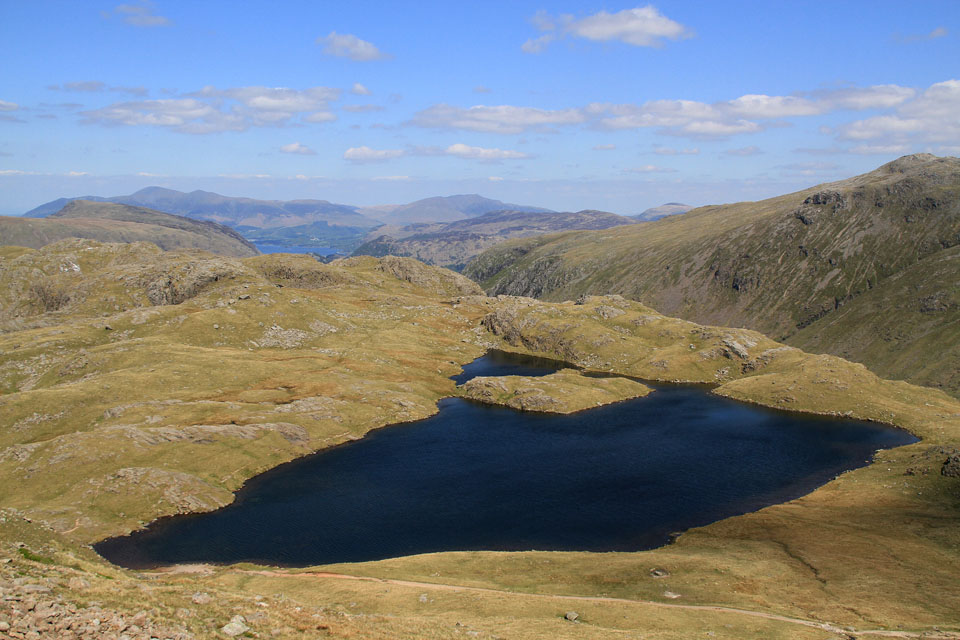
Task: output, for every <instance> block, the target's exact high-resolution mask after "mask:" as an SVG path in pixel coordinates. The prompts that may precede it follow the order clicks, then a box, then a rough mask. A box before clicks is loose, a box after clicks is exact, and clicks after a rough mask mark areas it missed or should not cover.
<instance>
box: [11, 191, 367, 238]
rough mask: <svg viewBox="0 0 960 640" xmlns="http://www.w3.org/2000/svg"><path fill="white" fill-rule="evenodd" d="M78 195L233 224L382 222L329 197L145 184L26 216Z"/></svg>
mask: <svg viewBox="0 0 960 640" xmlns="http://www.w3.org/2000/svg"><path fill="white" fill-rule="evenodd" d="M77 199H82V200H89V201H94V202H115V203H119V204H129V205H134V206H138V207H148V208H150V209H155V210H157V211H163V212H165V213H173V214H176V215H179V216H185V217H187V218H194V219H196V220H213V221H214V222H219V223H221V224H225V225H228V226H231V227H236V226H240V225H242V226H248V227H257V228H270V227H289V226H295V225H302V224H309V223H311V222H316V221H320V220H322V221H324V222H327V223H328V224H332V225H343V226H355V227H362V228H367V229H369V228H372V227H375V226H377V225H378V224H380V222H379V221H377V220H372V219H370V218H367V217H366V216H363V215H361V214H359V213H357V207H352V206H349V205H343V204H333V203H331V202H327V201H326V200H289V201H280V200H255V199H253V198H234V197H230V196H222V195H220V194H218V193H212V192H210V191H191V192H190V193H184V192H182V191H176V190H174V189H165V188H163V187H146V188H145V189H141V190H140V191H137V192H136V193H131V194H130V195H127V196H113V197H110V198H101V197H97V196H84V197H83V198H59V199H57V200H53V201H52V202H47V203H46V204H42V205H40V206H39V207H37V208H35V209H32V210H30V211H28V212H26V213H25V214H24V216H25V217H29V218H44V217H46V216H48V215H51V214H53V213H56V212H57V211H59V210H60V209H62V208H63V206H64V205H66V204H67V203H68V202H70V201H71V200H77Z"/></svg>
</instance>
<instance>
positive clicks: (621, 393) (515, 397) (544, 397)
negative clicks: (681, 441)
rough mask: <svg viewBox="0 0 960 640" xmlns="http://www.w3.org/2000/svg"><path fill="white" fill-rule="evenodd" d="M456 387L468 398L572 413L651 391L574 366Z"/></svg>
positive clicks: (525, 408) (520, 408)
mask: <svg viewBox="0 0 960 640" xmlns="http://www.w3.org/2000/svg"><path fill="white" fill-rule="evenodd" d="M458 388H459V390H460V393H461V395H462V396H463V397H465V398H470V399H471V400H477V401H480V402H486V403H488V404H499V405H504V406H507V407H512V408H514V409H518V410H520V411H538V412H542V413H574V412H575V411H583V410H585V409H592V408H594V407H598V406H602V405H605V404H610V403H613V402H620V401H621V400H628V399H630V398H639V397H642V396H645V395H647V394H648V393H650V391H651V389H650V388H649V387H647V386H645V385H643V384H640V383H639V382H635V381H633V380H630V379H629V378H617V377H611V378H591V377H587V376H584V375H583V374H581V373H580V372H579V371H576V370H574V369H564V370H561V371H558V372H556V373H552V374H550V375H548V376H542V377H528V376H497V377H478V378H473V379H472V380H468V381H467V382H465V383H463V384H462V385H460V386H459V387H458Z"/></svg>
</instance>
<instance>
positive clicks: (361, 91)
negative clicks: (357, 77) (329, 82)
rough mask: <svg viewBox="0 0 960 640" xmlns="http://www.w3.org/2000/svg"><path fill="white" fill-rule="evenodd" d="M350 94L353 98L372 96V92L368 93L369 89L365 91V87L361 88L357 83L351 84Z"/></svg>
mask: <svg viewBox="0 0 960 640" xmlns="http://www.w3.org/2000/svg"><path fill="white" fill-rule="evenodd" d="M350 93H352V94H353V95H355V96H369V95H372V94H373V92H372V91H370V89H367V88H366V87H365V86H363V85H362V84H360V83H359V82H354V83H353V87H352V88H351V89H350Z"/></svg>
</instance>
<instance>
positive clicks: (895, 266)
mask: <svg viewBox="0 0 960 640" xmlns="http://www.w3.org/2000/svg"><path fill="white" fill-rule="evenodd" d="M958 243H960V159H957V158H937V157H935V156H932V155H929V154H919V155H915V156H906V157H904V158H901V159H899V160H896V161H894V162H891V163H889V164H887V165H884V166H882V167H880V168H879V169H877V170H875V171H873V172H870V173H868V174H864V175H862V176H857V177H854V178H850V179H848V180H843V181H840V182H836V183H831V184H824V185H819V186H816V187H812V188H810V189H806V190H804V191H800V192H797V193H793V194H788V195H784V196H780V197H777V198H772V199H769V200H764V201H761V202H744V203H737V204H731V205H723V206H710V207H701V208H699V209H695V210H693V211H691V212H689V213H686V214H684V215H681V216H673V217H670V218H666V219H663V220H659V221H656V222H653V223H650V224H645V225H639V226H633V227H617V228H614V229H608V230H603V231H591V232H569V233H565V234H561V235H556V236H547V237H539V238H535V239H529V240H515V241H509V242H506V243H503V244H502V245H499V246H497V247H495V248H494V249H491V250H489V251H487V252H485V253H483V254H481V255H480V256H478V257H477V258H475V259H474V261H473V262H472V263H471V264H470V265H468V267H467V269H465V271H464V273H465V275H467V276H469V277H471V278H473V279H474V280H476V281H478V282H480V283H481V284H482V286H483V287H484V289H485V290H487V291H488V292H490V293H493V294H512V295H529V296H535V297H540V298H543V299H547V300H564V299H573V298H576V297H577V296H578V295H580V294H583V293H597V294H599V293H617V294H622V295H624V296H627V297H630V298H633V299H637V300H642V301H643V302H645V303H647V304H649V305H651V306H653V307H655V308H657V309H658V310H660V311H662V312H664V313H668V314H670V315H678V316H681V317H684V318H689V319H691V320H694V321H697V322H705V323H713V324H723V325H728V326H746V327H751V328H754V329H757V330H759V331H763V332H764V333H766V334H768V335H772V336H774V337H776V338H777V339H780V340H786V341H788V342H790V341H791V340H792V339H793V336H794V335H795V334H797V333H798V332H799V331H801V330H803V329H804V328H805V327H812V326H813V325H815V324H818V323H821V322H824V320H825V319H826V318H829V317H830V316H832V315H834V314H836V313H837V312H838V311H839V310H841V309H842V308H843V307H844V306H845V305H847V304H850V303H851V301H854V300H856V299H857V298H858V297H860V296H861V295H863V294H865V293H867V292H872V291H874V290H875V289H882V288H884V287H885V286H887V284H888V282H892V281H891V280H890V278H891V277H892V276H894V275H896V274H898V273H900V272H903V271H904V270H907V269H911V268H915V269H918V270H919V271H918V272H917V273H920V272H921V271H922V270H923V269H924V268H925V266H928V265H933V264H936V262H935V261H932V260H930V258H931V257H934V256H936V255H938V254H939V253H941V252H943V251H945V250H947V249H950V248H951V247H954V246H956V245H957V244H958ZM914 277H915V278H920V279H922V275H918V276H914ZM891 295H892V294H891ZM877 296H882V294H879V293H878V294H874V297H877ZM883 315H884V314H883V313H882V312H878V313H874V314H873V315H872V316H871V317H867V318H860V319H859V321H858V322H859V324H860V325H864V326H873V325H874V324H876V327H875V328H874V330H877V331H879V330H880V329H879V327H880V325H882V324H883V322H884V319H883ZM948 316H949V313H948V314H946V315H941V316H936V318H937V319H942V318H945V317H948ZM929 317H930V318H934V316H929ZM841 328H842V327H841V325H836V331H840V329H841ZM808 334H809V332H808ZM824 335H825V334H824ZM833 337H834V338H835V337H836V333H835V334H834V336H833ZM942 337H943V341H942V342H940V343H939V344H938V345H937V347H936V348H935V349H931V348H927V346H926V345H928V343H927V342H925V341H924V340H922V339H920V338H921V336H920V335H917V336H910V337H908V340H907V341H906V342H904V341H900V342H899V343H898V342H896V341H890V342H887V343H885V346H884V345H882V344H879V343H878V344H876V345H875V347H874V348H873V349H871V350H863V351H862V357H863V362H865V363H867V364H868V365H873V363H874V362H876V363H881V362H883V363H884V364H882V365H879V364H878V366H881V369H878V370H881V371H883V373H884V374H886V375H890V376H893V377H902V378H907V379H911V380H913V379H914V378H913V377H912V376H914V375H918V376H920V377H918V378H916V379H917V380H921V379H922V380H923V381H924V382H926V383H932V384H937V385H940V386H943V388H945V389H949V390H951V391H952V392H953V393H956V392H958V391H960V387H958V386H957V383H956V381H954V382H951V381H950V380H949V379H948V378H949V376H946V374H945V372H946V368H947V367H946V366H944V367H941V368H940V369H939V370H938V371H940V373H936V374H934V373H931V372H929V371H928V373H926V374H921V372H920V369H919V368H917V367H915V366H911V365H910V364H909V363H910V362H911V361H918V360H923V361H927V360H930V359H940V358H941V357H942V356H943V355H944V354H945V353H955V352H956V350H957V349H960V340H958V338H957V336H956V333H955V332H953V333H950V332H949V331H947V332H944V334H942ZM798 339H799V338H798ZM798 344H799V343H798ZM804 344H811V345H812V343H807V342H804ZM835 344H836V345H837V346H836V347H835V346H834V345H835ZM906 345H909V346H908V347H906V348H907V349H908V351H907V352H905V351H904V349H905V346H906ZM817 348H819V349H823V350H827V351H829V352H831V353H841V352H843V351H841V349H842V344H841V343H839V342H833V341H822V342H819V343H817ZM848 353H849V354H850V355H851V357H858V356H856V355H855V354H854V352H852V351H850V352H848ZM897 354H902V357H901V355H897ZM898 358H899V359H898ZM898 362H899V364H897V363H898ZM945 376H946V377H945Z"/></svg>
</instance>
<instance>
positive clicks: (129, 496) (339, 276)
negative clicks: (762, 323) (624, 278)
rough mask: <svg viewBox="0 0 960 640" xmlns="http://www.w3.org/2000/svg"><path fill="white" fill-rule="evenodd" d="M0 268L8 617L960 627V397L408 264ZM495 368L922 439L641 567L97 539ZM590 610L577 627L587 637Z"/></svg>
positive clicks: (420, 627)
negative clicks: (331, 558) (125, 548)
mask: <svg viewBox="0 0 960 640" xmlns="http://www.w3.org/2000/svg"><path fill="white" fill-rule="evenodd" d="M0 251H2V254H0V255H2V262H0V285H2V289H0V290H2V291H3V292H4V295H5V296H6V297H5V298H4V300H3V301H2V310H3V313H2V316H0V323H2V326H3V327H4V333H3V334H0V352H2V358H0V385H2V389H3V390H4V393H3V395H2V396H0V403H2V415H3V426H4V428H3V429H2V431H0V432H2V433H3V434H4V435H3V441H2V442H0V447H2V448H0V487H2V489H0V534H2V535H0V553H2V555H3V557H4V558H5V559H8V560H9V561H8V562H6V563H4V564H0V588H3V589H4V590H5V591H4V593H5V594H8V595H13V596H14V597H15V598H19V599H14V600H10V601H9V602H14V603H16V602H24V601H25V599H27V598H33V600H34V601H42V602H45V603H49V604H45V605H44V606H50V607H53V609H51V610H56V606H60V605H56V603H55V601H53V600H51V599H50V598H52V597H54V596H56V597H59V598H62V600H61V602H67V603H71V606H73V607H74V610H75V611H76V613H70V614H69V615H71V616H75V617H76V616H80V617H81V618H83V616H87V618H89V615H92V614H89V612H90V611H91V609H90V607H94V606H96V607H101V609H100V610H101V611H106V614H100V615H101V617H103V616H104V615H107V619H108V620H112V619H118V620H119V619H122V620H126V621H128V622H127V624H129V621H130V620H133V619H135V618H136V619H137V620H140V621H146V620H150V621H153V622H151V624H162V625H166V626H167V627H171V628H175V629H179V631H176V633H180V634H182V637H207V635H213V634H215V633H217V632H218V630H219V629H220V628H221V627H224V626H226V625H227V624H229V623H230V620H231V617H233V616H238V615H239V616H242V620H243V622H242V624H243V625H244V626H245V627H246V628H247V629H251V630H252V633H260V634H269V635H270V636H271V637H278V638H283V637H291V638H293V637H299V636H300V634H302V633H304V632H305V631H307V630H309V629H313V630H318V629H319V628H320V627H323V628H324V630H325V631H330V632H334V633H338V634H353V635H355V636H357V637H390V636H397V635H415V636H418V637H451V636H452V635H455V634H456V632H457V631H458V630H461V631H462V630H465V629H469V630H474V631H476V632H477V634H478V637H487V636H491V637H492V636H494V635H502V634H503V633H505V630H507V631H509V633H510V634H511V635H512V636H514V637H518V638H525V637H531V638H532V637H541V636H542V633H543V632H544V630H545V629H547V630H550V632H551V633H554V632H555V634H556V636H557V637H614V636H618V634H620V633H622V630H624V629H632V630H635V631H636V630H639V631H641V632H644V630H645V631H646V632H647V633H653V632H655V633H657V634H659V637H665V638H683V637H689V635H690V634H691V633H700V632H702V631H703V630H705V629H706V630H711V631H713V632H714V633H715V635H716V637H729V638H734V637H736V638H744V637H757V638H760V637H783V638H787V637H790V638H793V637H804V635H803V634H807V633H811V634H814V633H820V634H821V635H811V636H810V637H823V635H822V634H823V631H824V630H825V629H835V630H837V631H836V632H830V633H834V636H836V635H837V634H838V633H840V632H839V629H841V628H843V627H850V628H852V629H854V630H860V629H863V630H887V631H889V633H892V634H895V633H901V632H902V633H906V634H908V635H907V636H906V637H918V636H917V635H916V634H920V633H933V632H934V629H933V627H937V628H939V629H941V630H943V629H948V630H949V629H958V628H960V620H958V619H957V618H956V609H955V608H954V607H953V606H952V604H951V603H953V602H956V601H957V599H958V598H960V593H958V592H957V584H956V581H955V579H954V577H955V575H956V571H957V569H958V567H957V562H958V561H960V560H958V556H957V555H956V553H955V551H953V549H955V547H956V545H957V544H958V540H957V533H956V532H957V531H958V530H960V528H958V527H957V526H956V518H957V504H956V492H955V488H956V487H955V485H956V483H957V482H958V478H956V477H953V476H952V475H949V474H948V473H946V472H945V471H944V470H945V469H952V467H950V466H949V461H950V460H952V457H951V456H956V452H957V451H958V450H960V404H958V401H957V400H956V399H953V398H951V397H949V396H947V395H946V394H943V393H941V392H938V391H935V390H931V389H927V388H922V387H916V386H913V385H910V384H907V383H903V382H890V381H885V380H882V379H880V378H878V377H877V376H876V375H874V374H872V373H871V372H869V371H868V370H867V369H866V368H864V367H863V366H862V365H858V364H853V363H850V362H847V361H844V360H842V359H840V358H836V357H833V356H826V355H812V354H807V353H804V352H802V351H800V350H799V349H796V348H793V347H789V346H785V345H783V344H780V343H777V342H775V341H773V340H771V339H769V338H766V337H764V336H763V335H761V334H759V333H756V332H754V331H750V330H745V329H725V328H721V327H712V326H705V325H699V324H695V323H692V322H690V321H686V320H680V319H673V318H670V317H668V316H664V315H661V314H660V313H658V312H656V311H654V310H653V309H652V308H650V307H647V306H644V305H642V304H640V303H637V302H633V301H630V300H627V299H625V298H621V297H618V296H599V297H589V296H588V297H585V298H583V299H582V300H581V301H580V303H579V304H577V303H574V302H565V303H552V302H544V301H538V300H535V299H532V298H524V297H512V296H500V297H493V298H491V297H486V296H484V295H483V294H482V292H481V291H480V289H479V287H478V286H477V285H476V284H474V283H472V282H470V281H469V280H467V279H465V278H463V277H462V276H459V275H457V274H454V273H452V272H449V271H446V270H442V269H438V268H435V267H430V266H426V265H423V264H422V263H419V262H417V261H414V260H411V259H409V258H396V257H383V258H372V257H357V258H350V259H347V260H340V261H335V262H333V263H331V264H329V265H324V264H320V263H318V262H317V261H316V260H314V259H312V258H309V257H306V256H301V257H297V256H290V255H267V256H256V257H251V258H244V259H242V260H241V259H236V258H230V257H226V256H215V255H212V254H202V253H178V252H163V251H160V250H159V249H156V248H151V247H150V245H145V244H142V243H141V244H130V245H123V244H101V243H97V242H94V241H90V240H65V241H60V242H57V243H54V244H51V245H47V246H45V247H43V248H42V249H39V250H30V249H11V248H3V249H0ZM74 264H75V265H77V267H78V268H77V269H76V270H75V269H73V268H72V267H71V268H70V269H68V270H67V271H64V270H62V269H61V266H62V265H74ZM37 270H39V271H41V272H42V273H44V274H45V275H44V277H45V278H48V279H50V281H51V283H52V284H56V285H59V286H62V287H63V288H64V289H66V290H68V291H69V292H70V295H69V299H68V300H67V301H66V302H63V303H62V304H61V305H60V306H58V307H57V308H54V309H48V308H46V307H45V306H43V304H42V301H41V300H40V299H38V298H36V297H35V296H34V295H33V294H31V293H30V292H29V290H30V286H31V283H32V282H33V281H34V279H35V275H34V274H35V273H36V272H37ZM279 285H282V286H279ZM491 348H500V349H506V350H509V351H513V352H519V353H526V354H535V355H539V356H543V357H548V358H553V359H556V360H561V361H566V362H569V363H572V364H574V365H576V366H579V367H582V368H584V369H587V370H590V371H598V372H605V373H607V374H614V375H617V374H619V375H625V376H633V377H638V378H643V379H647V380H651V381H657V380H660V381H687V382H701V383H710V384H712V385H717V386H716V388H715V389H714V391H713V393H715V394H718V395H720V396H726V397H730V398H734V399H737V400H741V401H746V402H751V403H756V404H760V405H764V406H767V407H773V408H779V409H789V410H791V411H801V412H810V413H817V414H825V415H842V416H848V417H851V418H856V419H860V420H871V421H876V422H881V423H884V424H891V425H896V426H898V427H901V428H903V429H906V430H907V431H909V432H911V433H912V434H914V435H915V436H917V437H919V438H920V442H918V443H916V444H913V445H908V446H904V447H899V448H897V449H892V450H889V451H883V452H880V453H878V454H877V455H876V457H875V462H874V463H873V464H871V465H869V466H867V467H863V468H861V469H857V470H855V471H850V472H847V473H844V474H842V475H840V476H838V477H837V478H835V479H833V480H831V481H830V482H828V483H827V484H826V485H824V486H823V487H821V488H819V489H817V490H816V491H814V492H813V493H811V494H809V495H806V496H803V497H800V498H797V499H795V500H791V501H790V502H787V503H784V504H779V505H775V506H771V507H768V508H766V509H763V510H761V511H757V512H754V513H749V514H745V515H741V516H736V517H733V518H728V519H725V520H721V521H719V522H715V523H713V524H709V525H707V526H703V527H697V528H694V529H691V530H689V531H687V532H685V533H684V534H683V535H681V536H680V537H679V538H678V539H677V540H676V542H674V543H673V544H671V545H668V546H665V547H661V548H658V549H654V550H650V551H643V552H634V553H612V554H611V553H608V554H599V555H598V554H592V553H587V552H570V551H563V552H560V551H556V552H537V551H525V552H510V553H504V552H491V551H460V552H444V553H439V554H426V555H414V556H409V557H401V558H393V559H388V560H380V561H376V562H369V563H351V564H346V565H328V566H323V567H319V568H315V567H311V568H308V569H305V570H297V569H289V570H276V569H268V568H263V567H255V566H250V565H239V566H213V565H202V566H198V567H193V568H191V567H186V566H184V567H179V568H172V569H169V570H164V571H159V572H149V573H142V572H133V571H129V570H124V569H120V568H118V567H115V566H112V565H110V564H108V563H106V562H105V561H104V560H103V559H101V558H99V557H98V556H96V555H95V554H94V553H93V552H92V551H91V550H90V549H89V547H88V546H87V545H89V544H91V543H93V542H96V541H98V540H101V539H103V538H105V537H109V536H114V535H118V534H123V533H125V532H128V531H132V530H135V529H139V528H141V527H143V526H144V525H146V524H147V523H149V522H151V521H153V520H155V519H156V518H158V517H161V516H165V515H171V514H176V513H189V512H196V511H209V510H212V509H215V508H218V507H220V506H222V505H225V504H227V503H229V502H231V500H232V499H233V494H232V491H235V490H236V489H238V488H239V487H240V486H241V485H242V484H243V483H244V481H245V480H246V479H248V478H250V477H252V476H254V475H256V474H258V473H260V472H262V471H265V470H267V469H270V468H273V467H276V466H277V465H279V464H282V463H284V462H287V461H289V460H292V459H294V458H299V457H302V456H304V455H306V454H308V453H311V452H313V451H317V450H321V449H327V448H330V447H332V446H335V445H337V444H339V443H343V442H347V441H351V440H354V439H356V438H360V437H362V436H363V435H364V434H365V433H367V432H369V431H370V430H371V429H376V428H380V427H385V426H386V425H390V424H394V423H398V422H406V421H411V420H417V419H422V418H426V417H428V416H431V415H433V414H435V413H436V411H437V402H438V401H439V400H441V399H442V398H444V397H449V396H452V395H457V393H458V391H457V389H456V386H455V384H454V382H453V381H452V380H450V377H451V376H453V375H455V374H457V373H458V372H459V371H460V369H461V367H462V366H463V365H465V364H466V363H468V362H470V361H471V360H473V359H475V358H476V357H478V356H480V355H481V354H483V353H484V352H485V351H487V350H488V349H491ZM130 389H136V390H137V391H136V393H133V394H132V393H131V392H130ZM584 391H585V392H589V388H588V387H587V388H584ZM655 393H656V392H654V395H655ZM951 473H952V472H951ZM823 531H828V532H829V535H828V536H824V535H823ZM851 548H855V549H857V550H858V553H857V554H855V555H851V554H849V553H848V551H847V550H849V549H851ZM652 568H658V570H662V572H663V573H664V574H665V577H659V574H657V575H654V574H653V573H651V569H652ZM758 568H759V570H758ZM328 574H347V575H350V576H354V577H357V578H365V577H373V578H377V579H376V580H362V579H358V580H343V579H340V578H338V577H336V576H330V577H327V576H328ZM381 580H388V581H392V582H382V581H381ZM427 584H429V585H436V586H424V585H427ZM71 585H73V586H71ZM905 585H909V588H905ZM27 587H30V589H34V591H29V590H27ZM478 588H479V589H480V590H477V589H478ZM31 593H33V594H36V595H30V594H31ZM17 594H19V595H17ZM133 594H136V596H135V597H133ZM198 594H199V595H198ZM929 594H935V595H933V596H931V595H929ZM571 596H576V597H578V598H579V597H583V598H586V599H585V600H578V601H575V603H574V601H571V600H567V599H566V598H569V597H571ZM677 598H679V599H680V600H679V602H678V601H677ZM93 603H96V604H93ZM133 603H136V604H133ZM257 603H265V606H261V605H259V604H257ZM661 603H662V607H661ZM675 604H682V605H683V607H685V608H677V607H674V605H675ZM12 606H13V608H14V609H16V608H17V607H18V606H20V605H12ZM38 606H39V605H38ZM658 607H661V608H658ZM671 607H673V608H671ZM572 608H573V609H575V610H576V612H577V616H578V617H577V619H578V620H580V621H581V622H578V623H571V622H570V621H569V620H567V619H565V618H564V616H565V613H566V612H568V611H570V610H571V609H572ZM733 610H738V611H739V610H742V611H746V612H747V613H736V612H735V611H733ZM7 611H8V613H6V614H3V615H6V616H8V617H9V616H10V615H11V614H10V613H9V611H11V609H8V610H7ZM85 612H86V613H85ZM141 612H142V614H143V615H142V617H140V618H137V616H141ZM63 615H68V614H67V613H64V614H63ZM109 616H114V617H113V618H110V617H109ZM87 618H84V619H87ZM15 620H23V618H19V617H18V618H15ZM456 623H459V624H460V625H461V626H459V627H458V626H457V624H456ZM18 624H19V622H18ZM30 624H34V623H32V622H31V623H30ZM118 624H119V623H118ZM728 625H729V626H728ZM909 634H914V635H913V636H910V635H909ZM829 637H833V636H829Z"/></svg>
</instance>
